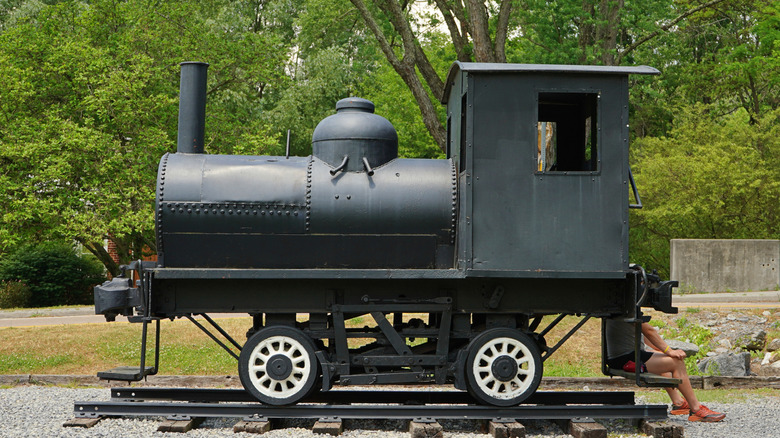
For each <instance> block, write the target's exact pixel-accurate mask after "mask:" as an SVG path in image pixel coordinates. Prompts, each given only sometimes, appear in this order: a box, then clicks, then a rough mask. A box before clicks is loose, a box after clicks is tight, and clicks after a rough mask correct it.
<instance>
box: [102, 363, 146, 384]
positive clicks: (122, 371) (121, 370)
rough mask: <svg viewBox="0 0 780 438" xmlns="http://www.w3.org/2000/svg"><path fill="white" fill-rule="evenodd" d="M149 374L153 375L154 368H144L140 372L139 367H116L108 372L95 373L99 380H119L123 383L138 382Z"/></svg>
mask: <svg viewBox="0 0 780 438" xmlns="http://www.w3.org/2000/svg"><path fill="white" fill-rule="evenodd" d="M151 374H155V370H154V367H144V369H143V371H141V367H137V366H122V367H116V368H113V369H110V370H108V371H100V372H98V373H97V376H98V378H99V379H101V380H121V381H123V382H138V381H140V380H143V379H144V378H145V377H146V376H148V375H151Z"/></svg>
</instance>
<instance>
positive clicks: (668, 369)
mask: <svg viewBox="0 0 780 438" xmlns="http://www.w3.org/2000/svg"><path fill="white" fill-rule="evenodd" d="M645 365H647V371H649V372H651V373H653V374H661V375H663V374H665V373H671V374H672V377H674V378H675V379H680V384H679V385H678V386H677V389H678V390H679V391H680V392H681V393H682V396H683V397H685V400H687V401H688V406H690V407H691V412H696V411H698V410H699V408H700V407H701V403H699V399H697V398H696V394H694V393H693V387H692V386H691V380H690V379H689V378H688V371H687V370H686V369H685V362H683V361H682V360H679V359H674V358H671V357H669V356H667V355H665V354H663V353H653V356H652V357H651V358H650V359H649V360H648V361H647V362H646V363H645ZM667 393H668V394H669V397H671V398H672V401H673V402H674V403H675V404H677V402H675V400H674V397H673V395H672V392H670V390H669V389H667ZM675 394H676V392H675Z"/></svg>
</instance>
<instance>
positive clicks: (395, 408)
mask: <svg viewBox="0 0 780 438" xmlns="http://www.w3.org/2000/svg"><path fill="white" fill-rule="evenodd" d="M74 414H75V417H76V418H97V417H103V416H178V417H180V418H182V417H191V418H199V417H264V418H333V417H337V418H342V419H379V418H381V419H393V420H398V419H412V420H413V419H418V418H431V419H436V420H452V419H460V420H464V419H465V420H490V419H493V418H514V419H516V420H521V419H535V420H556V419H571V418H579V417H589V418H631V419H640V418H645V419H663V418H666V415H667V414H666V405H571V406H566V405H563V406H559V405H521V406H514V407H496V406H480V405H373V404H365V405H331V404H321V405H312V404H297V405H294V406H268V405H261V404H258V403H252V404H243V403H229V404H225V403H181V402H173V403H164V402H163V403H161V402H143V403H139V402H76V403H75V404H74Z"/></svg>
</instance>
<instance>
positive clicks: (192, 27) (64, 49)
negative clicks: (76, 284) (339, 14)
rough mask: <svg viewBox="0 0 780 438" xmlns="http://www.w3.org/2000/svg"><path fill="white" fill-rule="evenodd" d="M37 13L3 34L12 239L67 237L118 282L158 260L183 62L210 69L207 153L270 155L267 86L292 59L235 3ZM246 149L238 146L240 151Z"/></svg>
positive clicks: (3, 237)
mask: <svg viewBox="0 0 780 438" xmlns="http://www.w3.org/2000/svg"><path fill="white" fill-rule="evenodd" d="M39 6H40V7H39V8H32V7H31V8H27V9H24V11H26V13H27V15H23V14H21V13H19V14H16V15H15V16H14V21H13V26H8V27H6V28H4V30H3V31H2V33H1V34H0V164H2V170H1V171H0V184H1V185H2V186H0V208H1V209H2V211H3V214H2V216H1V217H0V221H2V225H1V226H0V230H1V231H0V243H1V245H2V246H1V248H2V250H5V251H7V250H8V249H9V248H13V247H15V246H17V245H18V244H19V243H20V242H22V241H43V240H46V239H50V238H65V239H72V240H76V241H78V242H80V243H81V244H82V245H83V246H84V248H86V249H88V250H89V251H90V252H92V253H93V254H95V255H96V256H97V257H98V259H100V261H101V262H103V264H104V265H105V266H106V267H107V268H108V270H109V271H110V272H111V273H113V274H116V273H117V271H118V267H117V265H116V263H114V262H113V260H111V258H110V257H109V256H108V254H107V253H106V251H105V250H104V249H103V242H104V240H105V239H110V240H113V241H114V242H115V243H116V245H117V248H118V251H119V255H120V257H121V258H122V259H124V260H123V261H127V260H128V259H131V258H140V257H142V256H143V255H144V254H146V253H150V252H154V251H155V242H154V224H153V221H152V218H153V213H152V207H153V206H152V204H153V199H154V190H155V180H156V173H157V163H158V162H159V158H160V157H161V156H162V154H163V153H165V152H167V151H173V150H175V145H174V140H173V139H174V138H175V131H176V114H177V109H176V107H177V105H176V102H177V94H178V71H179V70H178V63H179V62H181V61H186V60H203V59H205V60H209V61H211V62H212V63H211V67H210V72H209V73H210V76H209V90H208V93H209V110H208V111H209V114H210V119H209V121H208V130H207V137H208V138H207V142H208V144H207V149H208V150H210V151H215V152H233V151H234V148H236V147H239V148H240V151H241V152H247V153H259V152H262V151H263V150H265V149H268V148H271V146H272V145H275V143H276V142H278V139H276V138H273V137H272V135H271V134H270V131H269V129H268V128H267V127H265V126H264V125H263V123H262V120H261V117H260V113H259V111H258V108H260V104H259V101H260V99H261V97H262V92H263V90H265V89H267V88H269V87H273V86H275V85H276V84H278V83H282V82H283V78H282V75H283V72H282V71H281V70H280V68H279V65H283V63H281V62H280V60H281V59H283V57H284V56H285V54H286V52H287V50H286V48H285V47H284V46H283V45H282V43H280V42H279V39H278V38H276V36H275V35H273V34H268V35H265V34H260V33H255V32H248V31H246V29H247V28H249V26H250V25H251V24H252V23H253V20H254V19H255V17H254V16H252V17H245V18H244V17H241V16H240V15H237V14H238V12H236V6H235V5H234V4H232V3H231V2H229V1H226V0H225V1H221V0H213V1H208V2H197V1H184V2H178V1H149V0H130V1H117V0H96V1H92V2H89V3H81V2H62V3H57V4H54V5H39ZM237 145H238V146H237Z"/></svg>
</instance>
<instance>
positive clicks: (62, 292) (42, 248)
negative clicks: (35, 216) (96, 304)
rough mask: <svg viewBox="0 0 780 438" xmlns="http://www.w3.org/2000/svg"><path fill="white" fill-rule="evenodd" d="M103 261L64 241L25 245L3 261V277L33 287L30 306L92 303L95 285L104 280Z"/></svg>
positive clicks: (0, 279) (1, 272) (0, 277)
mask: <svg viewBox="0 0 780 438" xmlns="http://www.w3.org/2000/svg"><path fill="white" fill-rule="evenodd" d="M105 277H106V276H105V274H104V272H103V267H102V265H101V264H100V263H99V262H98V261H97V260H95V258H94V257H91V256H80V255H79V254H77V253H76V251H75V250H74V249H73V248H72V247H71V246H70V245H66V244H62V243H43V244H40V245H25V246H23V247H21V248H19V249H18V250H16V251H15V252H13V253H11V254H9V255H8V256H6V257H5V258H4V259H3V260H2V261H1V262H0V281H6V282H8V281H21V282H23V283H25V284H27V286H29V288H30V292H31V296H30V299H29V302H28V303H27V305H28V306H30V307H45V306H58V305H67V304H90V303H92V300H93V293H92V286H94V285H95V284H99V283H101V282H103V281H105Z"/></svg>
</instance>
